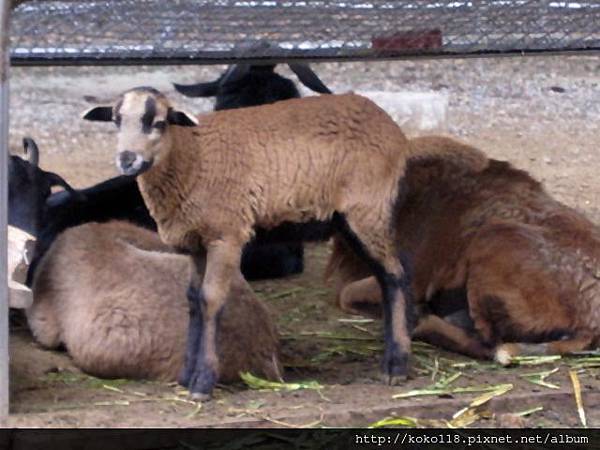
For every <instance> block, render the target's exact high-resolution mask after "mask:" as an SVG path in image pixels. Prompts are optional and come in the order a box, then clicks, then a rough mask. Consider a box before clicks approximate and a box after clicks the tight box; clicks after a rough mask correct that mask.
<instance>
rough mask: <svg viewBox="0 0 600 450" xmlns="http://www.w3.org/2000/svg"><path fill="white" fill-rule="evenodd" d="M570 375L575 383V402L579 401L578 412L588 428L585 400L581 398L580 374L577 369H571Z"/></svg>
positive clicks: (582, 422)
mask: <svg viewBox="0 0 600 450" xmlns="http://www.w3.org/2000/svg"><path fill="white" fill-rule="evenodd" d="M569 376H570V377H571V382H572V383H573V392H574V393H575V403H577V413H578V414H579V420H580V421H581V424H582V425H583V426H584V428H587V419H586V417H585V410H584V409H583V400H582V399H581V383H580V382H579V376H578V375H577V372H576V371H575V370H569Z"/></svg>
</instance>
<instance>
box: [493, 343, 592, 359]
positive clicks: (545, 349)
mask: <svg viewBox="0 0 600 450" xmlns="http://www.w3.org/2000/svg"><path fill="white" fill-rule="evenodd" d="M592 343H593V339H592V337H590V336H579V337H574V338H572V339H561V340H558V341H548V342H540V343H536V344H532V343H529V342H505V343H503V344H500V345H498V346H497V347H496V348H495V349H494V360H495V361H496V362H498V363H500V364H502V365H503V366H507V365H509V364H510V363H511V362H512V361H513V358H514V357H515V356H540V355H568V354H570V353H575V352H581V351H583V350H586V349H588V348H590V346H591V345H592Z"/></svg>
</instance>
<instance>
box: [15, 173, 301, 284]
mask: <svg viewBox="0 0 600 450" xmlns="http://www.w3.org/2000/svg"><path fill="white" fill-rule="evenodd" d="M76 194H77V195H73V192H68V191H61V192H57V193H55V194H52V195H51V196H50V197H49V198H48V200H47V201H46V205H45V206H44V208H43V220H42V221H41V225H40V226H39V227H38V228H39V230H38V232H37V244H36V251H35V256H34V259H33V261H32V263H31V265H30V270H29V274H28V281H27V283H28V285H31V283H32V279H33V274H34V273H35V270H36V268H37V265H38V263H39V261H40V259H41V258H42V257H43V256H44V253H45V252H46V251H47V250H48V248H50V246H51V245H52V243H53V242H54V240H55V239H56V238H57V236H58V235H60V233H62V232H63V231H64V230H66V229H68V228H71V227H74V226H77V225H81V224H84V223H88V222H106V221H109V220H125V221H128V222H131V223H133V224H135V225H138V226H140V227H144V228H147V229H149V230H153V231H156V229H157V228H156V222H154V220H153V219H152V217H151V216H150V213H149V212H148V208H147V207H146V205H145V204H144V199H143V198H142V196H141V194H140V190H139V187H138V185H137V182H136V180H135V178H134V177H128V176H118V177H114V178H111V179H109V180H106V181H103V182H101V183H98V184H96V185H94V186H91V187H89V188H86V189H80V190H77V191H76ZM40 220H41V219H40ZM267 239H268V237H266V236H263V235H259V236H257V239H255V240H254V241H253V242H251V243H249V244H248V245H247V246H246V248H245V249H244V254H243V256H242V262H241V266H242V273H243V274H244V276H245V277H246V279H248V280H260V279H265V278H278V277H283V276H287V275H290V274H294V273H298V272H302V269H303V261H302V254H303V249H302V245H301V244H290V245H287V244H281V243H276V244H273V243H271V242H268V240H267Z"/></svg>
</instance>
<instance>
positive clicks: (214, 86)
mask: <svg viewBox="0 0 600 450" xmlns="http://www.w3.org/2000/svg"><path fill="white" fill-rule="evenodd" d="M173 86H174V87H175V90H176V91H177V92H179V93H180V94H183V95H185V96H186V97H214V96H215V95H217V94H218V93H219V80H216V81H210V82H208V83H198V84H177V83H173Z"/></svg>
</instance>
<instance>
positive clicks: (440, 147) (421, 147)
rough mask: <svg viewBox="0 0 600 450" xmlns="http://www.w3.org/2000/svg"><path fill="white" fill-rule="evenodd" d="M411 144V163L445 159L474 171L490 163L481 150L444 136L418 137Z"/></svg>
mask: <svg viewBox="0 0 600 450" xmlns="http://www.w3.org/2000/svg"><path fill="white" fill-rule="evenodd" d="M409 144H410V150H409V163H410V161H411V160H412V161H415V160H416V161H421V160H425V159H443V160H445V161H450V162H453V163H456V164H457V165H459V166H460V167H468V168H469V169H471V170H474V171H481V170H483V169H485V168H486V167H487V166H488V163H489V159H488V157H487V156H486V154H485V153H483V152H482V151H481V150H479V149H477V148H475V147H473V146H470V145H467V144H465V143H463V142H460V141H457V140H454V139H452V138H448V137H444V136H423V137H418V138H414V139H411V140H410V141H409Z"/></svg>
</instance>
